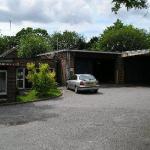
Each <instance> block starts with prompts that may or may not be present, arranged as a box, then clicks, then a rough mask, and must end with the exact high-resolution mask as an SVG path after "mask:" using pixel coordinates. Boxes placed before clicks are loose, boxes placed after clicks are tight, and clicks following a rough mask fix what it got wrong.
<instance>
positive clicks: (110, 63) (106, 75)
mask: <svg viewBox="0 0 150 150" xmlns="http://www.w3.org/2000/svg"><path fill="white" fill-rule="evenodd" d="M75 73H77V74H82V73H89V74H93V75H94V76H95V77H96V79H97V80H98V81H99V82H100V83H115V63H114V60H105V59H87V58H86V59H85V58H84V59H83V58H82V59H81V58H76V61H75Z"/></svg>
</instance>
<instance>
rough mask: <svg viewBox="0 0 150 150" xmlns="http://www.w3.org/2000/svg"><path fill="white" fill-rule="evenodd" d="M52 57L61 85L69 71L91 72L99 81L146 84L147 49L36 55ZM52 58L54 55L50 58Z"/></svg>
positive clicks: (149, 58) (149, 75) (148, 76)
mask: <svg viewBox="0 0 150 150" xmlns="http://www.w3.org/2000/svg"><path fill="white" fill-rule="evenodd" d="M39 56H40V57H43V56H44V57H46V58H49V57H51V59H54V60H53V61H54V62H56V64H55V70H56V78H57V82H58V83H60V85H64V84H65V83H66V80H67V79H69V78H70V76H71V74H82V73H89V74H93V75H94V76H95V77H96V78H97V80H98V81H99V83H100V84H101V83H106V84H107V83H112V84H149V85H150V71H149V66H150V51H149V50H137V51H126V52H122V53H121V52H100V51H88V50H59V51H54V52H50V53H45V54H41V55H39ZM52 57H53V58H52Z"/></svg>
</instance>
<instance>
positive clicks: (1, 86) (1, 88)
mask: <svg viewBox="0 0 150 150" xmlns="http://www.w3.org/2000/svg"><path fill="white" fill-rule="evenodd" d="M6 94H7V71H5V70H0V95H6Z"/></svg>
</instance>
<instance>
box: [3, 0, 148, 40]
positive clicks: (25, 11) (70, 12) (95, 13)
mask: <svg viewBox="0 0 150 150" xmlns="http://www.w3.org/2000/svg"><path fill="white" fill-rule="evenodd" d="M148 2H149V3H150V0H148ZM111 6H112V4H111V0H0V33H1V34H3V35H15V34H16V33H17V32H18V31H20V30H21V29H22V28H26V27H33V28H42V29H46V30H47V31H48V33H49V34H52V33H54V32H56V31H58V32H63V31H65V30H69V31H76V32H78V33H79V34H81V35H83V36H85V38H86V40H89V39H90V38H91V37H93V36H99V35H100V34H101V33H102V32H103V31H104V29H106V28H107V27H108V26H110V25H112V24H113V23H114V22H115V21H116V20H117V19H120V20H122V22H123V23H125V24H132V25H134V26H135V27H138V28H142V29H146V30H148V31H150V9H147V10H145V9H143V10H134V9H133V10H129V11H127V10H126V9H125V8H124V7H123V8H122V9H121V10H120V11H119V13H118V14H117V15H116V14H114V13H113V12H112V11H111ZM10 20H11V29H10Z"/></svg>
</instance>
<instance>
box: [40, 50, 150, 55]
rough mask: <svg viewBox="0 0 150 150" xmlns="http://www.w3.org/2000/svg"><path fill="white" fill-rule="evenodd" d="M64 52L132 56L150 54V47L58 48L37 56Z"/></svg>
mask: <svg viewBox="0 0 150 150" xmlns="http://www.w3.org/2000/svg"><path fill="white" fill-rule="evenodd" d="M63 52H76V53H87V54H88V53H90V54H91V53H93V54H108V55H120V56H121V57H130V56H137V55H147V54H148V55H149V54H150V49H145V50H134V51H124V52H110V51H90V50H66V49H64V50H57V51H51V52H48V53H43V54H39V55H37V56H46V55H51V56H54V55H55V54H57V53H63Z"/></svg>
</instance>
